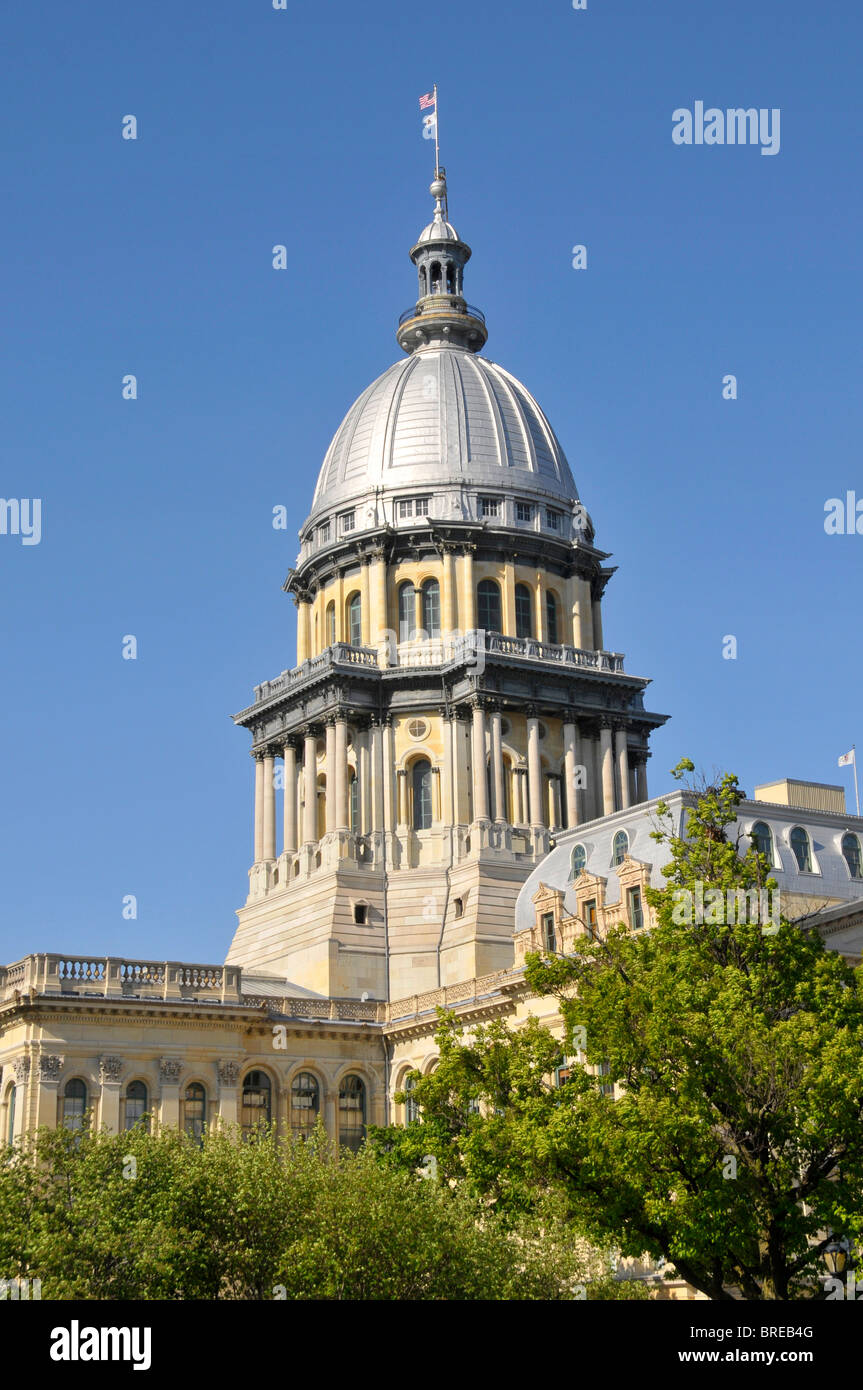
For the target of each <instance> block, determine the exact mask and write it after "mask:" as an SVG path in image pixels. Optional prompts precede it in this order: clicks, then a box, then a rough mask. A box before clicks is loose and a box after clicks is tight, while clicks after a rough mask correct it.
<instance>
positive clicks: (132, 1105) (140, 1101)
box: [123, 1081, 147, 1129]
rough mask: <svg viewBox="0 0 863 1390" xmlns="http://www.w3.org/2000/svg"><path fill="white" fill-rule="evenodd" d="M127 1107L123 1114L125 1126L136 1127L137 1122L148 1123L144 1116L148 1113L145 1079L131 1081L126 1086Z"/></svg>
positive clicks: (127, 1127)
mask: <svg viewBox="0 0 863 1390" xmlns="http://www.w3.org/2000/svg"><path fill="white" fill-rule="evenodd" d="M125 1100H126V1108H125V1114H124V1116H123V1128H124V1129H134V1128H135V1125H137V1124H142V1123H143V1124H144V1125H146V1123H147V1122H146V1120H145V1119H144V1116H145V1115H146V1113H147V1087H146V1086H145V1085H144V1083H143V1081H130V1082H129V1084H128V1086H127V1087H126V1096H125Z"/></svg>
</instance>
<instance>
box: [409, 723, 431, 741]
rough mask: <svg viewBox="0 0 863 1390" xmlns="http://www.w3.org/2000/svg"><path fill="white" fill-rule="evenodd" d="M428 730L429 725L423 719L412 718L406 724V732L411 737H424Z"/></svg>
mask: <svg viewBox="0 0 863 1390" xmlns="http://www.w3.org/2000/svg"><path fill="white" fill-rule="evenodd" d="M428 731H429V726H428V724H427V723H426V721H425V720H424V719H412V720H411V722H410V723H409V724H408V733H409V734H410V736H411V738H425V736H426V734H427V733H428Z"/></svg>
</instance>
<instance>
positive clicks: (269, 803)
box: [263, 753, 276, 859]
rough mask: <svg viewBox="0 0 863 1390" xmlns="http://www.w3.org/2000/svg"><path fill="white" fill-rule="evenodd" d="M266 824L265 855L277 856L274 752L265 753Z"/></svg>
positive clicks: (264, 833) (273, 857) (264, 825)
mask: <svg viewBox="0 0 863 1390" xmlns="http://www.w3.org/2000/svg"><path fill="white" fill-rule="evenodd" d="M263 761H264V824H263V835H264V844H263V857H264V859H275V857H276V779H275V776H274V773H275V758H274V757H273V755H272V753H265V754H264V760H263Z"/></svg>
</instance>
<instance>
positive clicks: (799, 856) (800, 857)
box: [791, 825, 812, 874]
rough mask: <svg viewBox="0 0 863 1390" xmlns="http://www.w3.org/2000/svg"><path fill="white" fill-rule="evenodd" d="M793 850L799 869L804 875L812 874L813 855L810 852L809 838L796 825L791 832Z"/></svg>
mask: <svg viewBox="0 0 863 1390" xmlns="http://www.w3.org/2000/svg"><path fill="white" fill-rule="evenodd" d="M791 848H792V849H793V851H794V858H795V859H796V860H797V867H798V869H799V870H800V872H801V873H803V874H811V872H812V855H811V854H810V851H809V836H808V835H807V834H806V831H805V830H803V829H802V828H801V826H799V825H795V827H794V829H793V830H792V832H791Z"/></svg>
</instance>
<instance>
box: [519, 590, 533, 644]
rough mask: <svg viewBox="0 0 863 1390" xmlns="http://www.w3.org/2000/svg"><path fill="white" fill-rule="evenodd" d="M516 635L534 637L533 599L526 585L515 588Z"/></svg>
mask: <svg viewBox="0 0 863 1390" xmlns="http://www.w3.org/2000/svg"><path fill="white" fill-rule="evenodd" d="M515 635H516V637H532V636H533V597H532V595H531V592H530V589H529V588H528V587H527V585H526V584H516V586H515Z"/></svg>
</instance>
